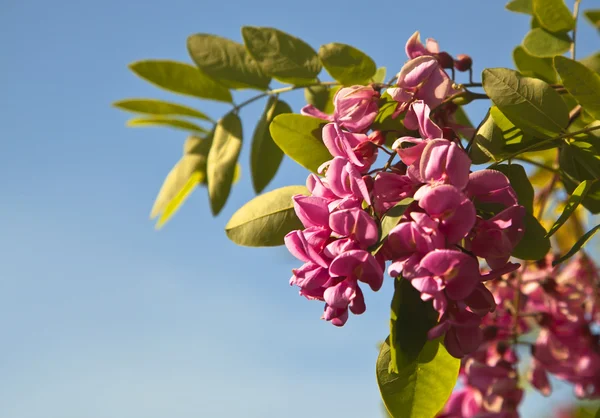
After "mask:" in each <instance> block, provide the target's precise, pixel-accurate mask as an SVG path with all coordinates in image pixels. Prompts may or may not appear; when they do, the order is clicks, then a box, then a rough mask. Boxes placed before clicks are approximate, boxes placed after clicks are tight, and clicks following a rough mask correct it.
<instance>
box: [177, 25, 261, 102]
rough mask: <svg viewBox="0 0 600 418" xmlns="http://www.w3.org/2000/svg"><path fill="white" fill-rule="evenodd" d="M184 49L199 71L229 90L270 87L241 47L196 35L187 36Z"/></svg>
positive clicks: (223, 40) (214, 37)
mask: <svg viewBox="0 0 600 418" xmlns="http://www.w3.org/2000/svg"><path fill="white" fill-rule="evenodd" d="M187 47H188V51H189V53H190V56H191V57H192V59H193V60H194V62H195V63H196V65H197V66H198V67H199V68H200V69H201V70H202V71H204V72H205V73H206V74H208V75H209V76H210V77H212V78H214V79H215V80H217V81H219V82H220V83H221V84H223V85H225V86H227V87H229V88H233V89H244V88H254V89H258V90H266V89H267V88H268V87H269V82H270V81H271V79H270V77H268V76H266V75H265V74H263V72H262V71H261V70H260V67H259V66H258V63H257V62H256V61H255V60H254V59H253V58H252V57H251V56H250V54H249V53H248V51H246V48H245V47H244V45H242V44H239V43H237V42H235V41H232V40H231V39H227V38H222V37H220V36H216V35H209V34H205V33H198V34H196V35H191V36H189V37H188V39H187Z"/></svg>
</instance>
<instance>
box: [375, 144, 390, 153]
mask: <svg viewBox="0 0 600 418" xmlns="http://www.w3.org/2000/svg"><path fill="white" fill-rule="evenodd" d="M375 146H376V147H377V148H379V149H380V150H382V151H383V152H385V153H386V154H387V155H393V154H395V152H393V151H390V150H388V149H387V148H386V147H384V146H382V145H377V144H375Z"/></svg>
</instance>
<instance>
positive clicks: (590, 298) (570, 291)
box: [522, 254, 600, 399]
mask: <svg viewBox="0 0 600 418" xmlns="http://www.w3.org/2000/svg"><path fill="white" fill-rule="evenodd" d="M551 262H552V257H548V258H547V259H546V260H542V261H541V262H539V263H537V265H536V266H532V267H531V268H529V269H528V270H526V271H525V272H523V279H522V280H523V286H522V291H523V293H524V294H525V295H526V296H527V306H526V312H530V313H531V314H532V315H535V316H536V317H537V319H538V325H539V327H540V332H539V335H538V337H537V340H536V342H535V344H534V346H533V348H532V356H533V361H532V368H531V371H530V373H529V380H530V381H531V383H532V385H533V386H534V387H536V388H537V389H538V390H540V391H541V392H542V393H544V394H546V395H549V394H550V392H551V387H550V383H549V380H548V373H550V374H553V375H554V376H556V377H557V378H559V379H561V380H565V381H567V382H570V383H572V384H573V385H574V388H575V394H576V395H577V397H579V398H591V399H598V398H600V341H599V338H600V336H599V335H594V334H593V333H592V329H591V328H592V325H593V324H599V323H600V321H599V320H600V317H599V310H600V304H599V303H598V294H597V293H596V292H597V290H596V289H597V288H598V285H599V284H600V277H599V276H598V271H597V268H596V266H595V265H594V264H593V263H592V261H591V260H590V259H589V258H588V257H586V256H585V255H581V254H580V255H579V256H578V257H577V258H575V259H574V260H573V261H571V262H570V263H569V264H568V265H567V266H565V267H564V268H561V267H560V266H557V267H552V263H551Z"/></svg>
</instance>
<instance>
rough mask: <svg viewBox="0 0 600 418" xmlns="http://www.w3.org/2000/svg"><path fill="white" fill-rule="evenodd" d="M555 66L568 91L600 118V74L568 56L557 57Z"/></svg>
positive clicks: (587, 109) (590, 112) (593, 114)
mask: <svg viewBox="0 0 600 418" xmlns="http://www.w3.org/2000/svg"><path fill="white" fill-rule="evenodd" d="M554 66H555V67H556V71H558V74H559V75H560V78H561V80H562V81H563V85H564V86H565V88H566V89H567V91H568V92H569V93H570V94H571V95H572V96H573V97H575V99H576V100H577V102H578V103H579V104H580V105H581V106H582V107H583V109H584V110H585V111H586V112H588V113H589V114H590V115H592V116H593V117H594V118H596V119H600V75H598V74H597V73H595V72H594V71H592V70H590V69H589V68H587V67H586V66H585V65H584V64H582V63H580V62H577V61H574V60H572V59H569V58H566V57H555V58H554Z"/></svg>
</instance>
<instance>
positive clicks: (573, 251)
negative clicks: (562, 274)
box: [552, 225, 600, 266]
mask: <svg viewBox="0 0 600 418" xmlns="http://www.w3.org/2000/svg"><path fill="white" fill-rule="evenodd" d="M599 230H600V225H596V226H595V227H593V228H592V229H590V230H589V231H588V232H586V233H585V234H584V235H583V236H582V237H581V238H579V240H578V241H577V242H576V243H575V245H573V248H571V249H570V250H569V252H568V253H566V254H565V255H563V256H562V257H560V258H559V259H558V260H555V261H553V262H552V265H553V266H556V265H557V264H560V263H562V262H563V261H566V260H568V259H569V258H571V257H573V256H574V255H575V254H577V252H578V251H579V250H580V249H581V248H582V247H583V246H584V245H585V244H586V243H587V242H588V241H589V240H590V239H592V237H593V236H594V234H596V232H598V231H599Z"/></svg>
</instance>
